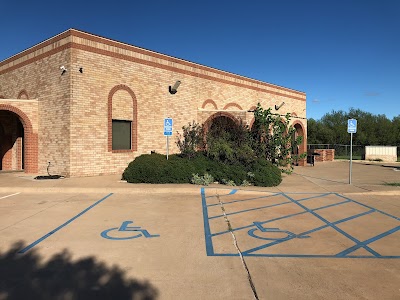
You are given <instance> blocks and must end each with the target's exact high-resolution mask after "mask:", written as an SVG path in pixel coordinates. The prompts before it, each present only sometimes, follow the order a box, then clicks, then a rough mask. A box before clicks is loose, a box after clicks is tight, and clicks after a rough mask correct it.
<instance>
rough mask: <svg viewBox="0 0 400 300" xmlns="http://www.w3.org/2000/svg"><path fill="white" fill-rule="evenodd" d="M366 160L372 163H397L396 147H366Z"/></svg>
mask: <svg viewBox="0 0 400 300" xmlns="http://www.w3.org/2000/svg"><path fill="white" fill-rule="evenodd" d="M365 160H371V161H374V160H375V161H385V162H396V161H397V147H396V146H365Z"/></svg>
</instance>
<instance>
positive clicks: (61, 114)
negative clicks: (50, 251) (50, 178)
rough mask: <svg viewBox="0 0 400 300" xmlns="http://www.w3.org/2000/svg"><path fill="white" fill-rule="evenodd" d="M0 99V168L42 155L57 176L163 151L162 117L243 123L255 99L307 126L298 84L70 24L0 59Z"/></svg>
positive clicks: (300, 129) (32, 164) (28, 166)
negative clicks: (186, 57)
mask: <svg viewBox="0 0 400 300" xmlns="http://www.w3.org/2000/svg"><path fill="white" fill-rule="evenodd" d="M62 66H64V68H65V70H63V69H62V68H61V67H62ZM178 80H179V81H181V85H180V87H179V89H178V92H177V93H176V94H171V93H170V92H169V87H170V86H173V85H174V83H175V82H176V81H178ZM0 98H1V99H0V169H1V170H22V169H24V170H25V172H27V173H40V174H45V173H46V168H47V166H48V162H51V165H50V172H51V173H52V174H61V175H65V176H91V175H99V174H112V173H121V172H122V171H123V169H124V168H125V167H126V166H127V164H128V163H129V162H130V161H132V160H133V159H134V158H135V157H137V156H138V155H140V154H143V153H150V151H152V150H155V151H157V152H159V153H165V152H166V138H165V137H164V136H163V126H164V124H163V120H164V118H166V117H171V118H173V119H174V130H175V131H177V130H179V129H180V128H181V127H182V126H183V125H187V124H188V122H191V121H193V120H195V121H196V122H198V123H208V124H210V123H212V122H213V120H215V119H216V118H229V119H232V120H235V121H237V120H239V119H242V120H243V121H244V122H246V123H248V124H249V125H251V124H252V119H253V114H252V113H250V112H248V110H251V109H252V108H254V107H255V106H256V105H257V103H258V102H260V103H261V104H262V106H263V107H264V108H267V107H273V108H274V109H273V111H275V112H279V113H280V114H282V115H284V114H286V113H287V112H289V113H291V114H292V116H293V118H292V123H293V125H294V126H295V128H296V130H297V134H299V135H303V136H304V135H305V133H306V132H307V128H306V126H307V120H306V95H305V93H303V92H299V91H296V90H292V89H289V88H284V87H280V86H276V85H273V84H269V83H265V82H261V81H258V80H254V79H250V78H246V77H243V76H239V75H235V74H232V73H228V72H224V71H221V70H217V69H214V68H210V67H206V66H203V65H199V64H196V63H192V62H189V61H185V60H182V59H178V58H174V57H171V56H167V55H163V54H160V53H156V52H153V51H149V50H145V49H142V48H138V47H135V46H131V45H127V44H124V43H120V42H117V41H114V40H110V39H107V38H103V37H99V36H96V35H93V34H89V33H85V32H82V31H78V30H75V29H70V30H67V31H65V32H63V33H61V34H59V35H57V36H55V37H52V38H50V39H48V40H46V41H44V42H41V43H39V44H37V45H35V46H33V47H32V48H29V49H27V50H25V51H23V52H21V53H19V54H16V55H14V56H12V57H10V58H8V59H6V60H4V61H2V62H0ZM283 102H284V105H282V106H281V107H280V108H279V111H276V110H275V105H277V106H280V105H281V104H282V103H283ZM176 151H177V148H176V145H175V142H174V137H173V138H171V142H170V153H172V152H176ZM304 151H306V138H304V141H303V144H302V145H301V146H300V153H301V152H304Z"/></svg>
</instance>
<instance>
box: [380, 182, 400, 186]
mask: <svg viewBox="0 0 400 300" xmlns="http://www.w3.org/2000/svg"><path fill="white" fill-rule="evenodd" d="M383 185H389V186H400V182H385V183H384V184H383Z"/></svg>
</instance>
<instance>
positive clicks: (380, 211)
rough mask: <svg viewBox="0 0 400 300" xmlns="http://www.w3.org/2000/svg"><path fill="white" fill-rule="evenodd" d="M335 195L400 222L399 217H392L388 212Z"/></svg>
mask: <svg viewBox="0 0 400 300" xmlns="http://www.w3.org/2000/svg"><path fill="white" fill-rule="evenodd" d="M335 195H336V196H339V197H341V198H344V199H348V200H350V201H351V202H354V203H357V204H359V205H361V206H364V207H367V208H369V209H373V210H375V211H377V212H379V213H381V214H384V215H386V216H388V217H391V218H393V219H395V220H397V221H400V218H399V217H396V216H393V215H391V214H388V213H386V212H384V211H382V210H379V209H376V208H373V207H371V206H368V205H365V204H363V203H361V202H358V201H356V200H353V199H350V198H347V197H345V196H342V195H340V194H338V193H335Z"/></svg>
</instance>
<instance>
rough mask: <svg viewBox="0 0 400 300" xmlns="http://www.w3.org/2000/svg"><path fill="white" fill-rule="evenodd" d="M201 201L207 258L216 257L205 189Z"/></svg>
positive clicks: (202, 191) (202, 189) (202, 190)
mask: <svg viewBox="0 0 400 300" xmlns="http://www.w3.org/2000/svg"><path fill="white" fill-rule="evenodd" d="M201 201H202V204H203V221H204V236H205V242H206V251H207V256H212V255H214V249H213V243H212V239H211V230H210V223H209V222H208V209H207V202H206V195H205V191H204V188H201Z"/></svg>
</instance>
